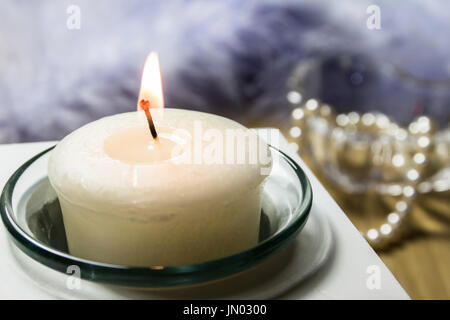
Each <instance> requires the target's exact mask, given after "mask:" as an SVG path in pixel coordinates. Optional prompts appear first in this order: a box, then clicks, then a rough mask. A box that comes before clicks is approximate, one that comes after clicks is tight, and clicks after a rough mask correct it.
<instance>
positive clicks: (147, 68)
mask: <svg viewBox="0 0 450 320" xmlns="http://www.w3.org/2000/svg"><path fill="white" fill-rule="evenodd" d="M148 108H150V109H152V108H158V109H163V108H164V98H163V91H162V81H161V71H160V69H159V58H158V54H157V53H156V52H150V54H149V55H148V57H147V60H146V61H145V65H144V70H143V71H142V79H141V89H140V91H139V98H138V103H137V109H138V110H145V109H147V110H148Z"/></svg>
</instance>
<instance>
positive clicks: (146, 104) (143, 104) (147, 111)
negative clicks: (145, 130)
mask: <svg viewBox="0 0 450 320" xmlns="http://www.w3.org/2000/svg"><path fill="white" fill-rule="evenodd" d="M139 106H140V107H141V109H142V110H144V112H145V116H146V117H147V122H148V127H149V128H150V132H151V134H152V137H153V139H155V140H158V133H157V132H156V128H155V124H154V123H153V119H152V114H151V113H150V101H148V100H144V99H142V100H141V101H139Z"/></svg>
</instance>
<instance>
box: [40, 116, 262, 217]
mask: <svg viewBox="0 0 450 320" xmlns="http://www.w3.org/2000/svg"><path fill="white" fill-rule="evenodd" d="M155 118H156V121H155V124H156V128H157V130H159V132H160V140H159V141H154V140H153V139H152V138H151V135H150V132H149V130H148V124H147V121H146V118H145V115H144V114H143V112H130V113H123V114H118V115H114V116H110V117H106V118H102V119H100V120H97V121H94V122H91V123H89V124H87V125H85V126H83V127H82V128H80V129H78V130H76V131H74V132H72V133H71V134H70V135H68V136H67V137H65V138H64V139H63V140H62V141H61V142H60V143H59V144H58V145H57V147H56V148H55V149H54V150H53V152H52V155H51V157H50V160H49V167H48V173H49V179H50V182H51V183H52V185H53V187H54V188H55V189H56V190H57V192H58V194H59V195H60V196H64V197H65V198H66V200H67V201H71V202H74V203H76V204H80V205H82V206H83V205H84V206H87V207H98V208H100V209H102V210H103V209H107V208H110V209H114V210H117V211H126V212H129V213H130V214H133V212H132V211H133V207H141V206H146V205H149V204H151V205H152V206H154V207H155V210H156V211H157V209H158V206H161V208H163V207H164V204H165V203H171V204H172V205H173V204H177V203H178V204H179V205H180V206H184V205H187V204H189V205H192V204H193V203H195V202H196V201H211V199H217V201H220V203H217V205H226V202H231V201H233V196H235V195H237V194H242V193H243V192H246V191H249V190H251V189H253V188H257V187H259V185H260V184H261V182H262V181H263V180H264V178H265V177H266V175H267V172H268V170H267V169H269V170H270V167H271V158H270V152H269V151H268V149H267V145H266V144H265V143H264V142H262V141H261V140H260V139H258V138H257V136H256V134H254V133H253V132H252V131H250V130H248V129H247V128H245V127H243V126H242V125H240V124H238V123H237V122H235V121H232V120H230V119H226V118H223V117H219V116H216V115H212V114H208V113H202V112H196V111H188V110H181V109H169V108H168V109H165V110H164V117H163V118H160V117H155ZM130 203H131V204H133V206H131V207H130Z"/></svg>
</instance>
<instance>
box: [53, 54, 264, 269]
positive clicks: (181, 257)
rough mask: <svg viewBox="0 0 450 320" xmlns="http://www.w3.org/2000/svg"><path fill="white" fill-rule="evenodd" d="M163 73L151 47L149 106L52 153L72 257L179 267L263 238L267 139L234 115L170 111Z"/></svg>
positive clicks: (98, 125) (145, 83)
mask: <svg viewBox="0 0 450 320" xmlns="http://www.w3.org/2000/svg"><path fill="white" fill-rule="evenodd" d="M160 77H161V76H160V73H159V65H158V59H157V56H156V55H154V54H151V55H150V56H149V58H148V59H147V63H146V66H145V68H144V72H143V76H142V83H141V91H140V94H139V100H138V107H140V108H141V109H142V108H144V109H145V108H146V107H147V106H149V107H150V109H149V110H148V111H149V112H146V111H147V110H140V111H137V112H130V113H124V114H118V115H114V116H111V117H106V118H102V119H100V120H97V121H94V122H92V123H89V124H87V125H85V126H83V127H82V128H80V129H78V130H76V131H74V132H72V133H71V134H70V135H68V136H67V137H65V138H64V139H63V140H62V141H61V142H60V143H59V144H58V145H57V147H56V148H55V149H54V150H53V152H52V155H51V157H50V160H49V166H48V176H49V180H50V182H51V184H52V186H53V187H54V189H55V191H56V192H57V194H58V198H59V201H60V204H61V209H62V213H63V220H64V225H65V229H66V235H67V242H68V246H69V252H70V253H71V254H72V255H75V256H79V257H82V258H86V259H91V260H95V261H101V262H107V263H114V264H121V265H135V266H155V265H160V266H169V265H180V264H190V263H197V262H203V261H207V260H213V259H217V258H220V257H224V256H228V255H231V254H235V253H238V252H241V251H243V250H246V249H249V248H250V247H252V246H254V245H256V244H257V240H258V232H259V220H260V210H261V189H262V184H263V181H264V178H265V176H266V174H267V171H268V170H270V166H271V159H270V156H269V155H268V150H267V145H265V143H263V142H262V141H260V140H259V139H258V138H257V137H256V135H255V134H254V133H252V132H251V131H250V130H248V129H247V128H245V127H243V126H242V125H240V124H238V123H237V122H234V121H232V120H229V119H226V118H223V117H219V116H216V115H212V114H207V113H201V112H195V111H188V110H182V109H163V95H162V89H161V88H162V87H161V78H160ZM141 101H145V103H144V104H142V103H140V102H141ZM147 103H148V104H147ZM154 108H156V109H154ZM155 111H159V112H155ZM162 111H163V113H164V114H162ZM146 113H147V115H146ZM148 113H150V117H149V116H148ZM152 124H153V126H154V130H155V131H156V133H157V137H156V138H155V135H153V134H152V133H151V130H149V126H150V127H151V126H152ZM262 155H263V157H262ZM242 160H243V161H242ZM255 160H256V161H255Z"/></svg>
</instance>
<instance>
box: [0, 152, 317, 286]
mask: <svg viewBox="0 0 450 320" xmlns="http://www.w3.org/2000/svg"><path fill="white" fill-rule="evenodd" d="M52 149H53V147H52V148H49V149H47V150H45V151H43V152H41V153H39V154H37V155H36V156H34V157H32V158H31V159H30V160H28V161H27V162H26V163H24V164H23V165H22V166H21V167H20V168H19V169H17V171H16V172H15V173H14V174H13V175H12V176H11V177H10V179H9V180H8V181H7V183H6V185H5V188H4V190H3V192H2V195H1V198H0V214H1V217H2V220H3V223H4V224H5V226H6V228H7V230H8V231H9V233H10V235H11V238H12V240H13V242H14V243H15V244H16V245H17V247H18V248H19V249H20V250H22V251H23V252H24V253H25V254H27V255H28V256H30V257H31V258H33V259H34V260H36V261H38V262H40V263H42V264H44V265H46V266H48V267H50V268H52V269H54V270H57V271H60V272H63V273H66V272H68V270H71V269H72V268H73V266H74V265H75V266H78V267H79V268H80V272H81V273H80V275H81V277H82V278H83V279H87V280H92V281H96V282H102V283H108V284H113V285H120V286H127V287H144V288H162V287H172V286H185V285H191V284H196V283H202V282H206V281H211V280H216V279H220V278H224V277H227V276H230V275H233V274H236V273H239V272H241V271H244V270H246V269H248V268H251V267H253V266H255V265H257V264H258V263H260V262H262V261H264V260H266V259H268V258H269V257H271V256H272V255H273V254H275V253H276V252H278V251H279V250H280V249H282V248H284V247H285V246H287V245H288V244H289V243H290V242H291V241H292V240H293V239H294V238H295V237H296V236H297V234H298V233H299V232H300V231H301V229H302V228H303V226H304V225H305V223H306V221H307V219H308V215H309V212H310V209H311V204H312V190H311V186H310V184H309V181H308V179H307V177H306V175H305V173H304V172H303V170H302V169H301V168H300V167H299V166H298V164H297V163H296V162H295V161H293V160H292V159H291V158H290V157H289V156H287V155H286V154H285V153H283V152H282V151H280V150H278V149H276V148H274V147H270V149H271V152H272V157H273V160H274V161H273V162H274V166H273V170H272V172H271V174H270V175H269V176H268V177H267V180H266V183H265V186H264V191H263V204H262V212H261V225H260V241H259V243H258V244H257V245H256V246H255V247H253V248H251V249H249V250H246V251H243V252H240V253H238V254H234V255H231V256H228V257H225V258H220V259H217V260H213V261H207V262H203V263H198V264H190V265H180V266H170V267H164V266H149V267H133V266H123V265H112V264H107V263H101V262H97V261H91V260H86V259H82V258H79V257H76V256H72V255H70V253H68V251H67V244H66V240H65V231H64V225H63V221H62V216H61V211H60V207H59V203H58V200H57V197H56V194H55V192H54V190H53V189H52V188H51V186H50V184H49V182H48V178H47V162H48V157H49V154H50V151H51V150H52Z"/></svg>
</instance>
